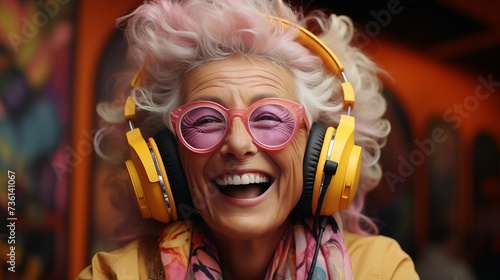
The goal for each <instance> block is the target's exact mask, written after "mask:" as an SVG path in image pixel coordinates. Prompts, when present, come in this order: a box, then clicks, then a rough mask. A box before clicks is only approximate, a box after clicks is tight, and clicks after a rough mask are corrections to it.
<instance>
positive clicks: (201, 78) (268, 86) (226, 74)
mask: <svg viewBox="0 0 500 280" xmlns="http://www.w3.org/2000/svg"><path fill="white" fill-rule="evenodd" d="M182 94H183V96H182V98H181V100H182V101H183V102H182V103H188V102H192V101H197V100H211V101H215V102H218V103H219V101H221V100H220V99H222V101H225V102H229V101H230V100H231V99H234V98H238V97H239V98H241V99H242V101H243V102H244V103H248V102H255V101H256V99H262V98H269V97H277V98H285V99H289V100H292V101H296V98H295V84H294V80H293V76H292V74H291V73H290V72H289V71H287V70H286V69H284V68H283V67H280V66H278V65H275V64H273V63H269V62H267V61H263V60H260V59H257V60H249V59H244V58H231V59H226V60H220V61H214V62H210V63H208V64H206V65H205V66H203V67H201V68H199V69H197V70H195V71H194V72H192V73H190V74H189V75H188V76H186V78H185V79H184V81H183V92H182Z"/></svg>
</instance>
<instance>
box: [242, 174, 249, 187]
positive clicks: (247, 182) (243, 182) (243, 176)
mask: <svg viewBox="0 0 500 280" xmlns="http://www.w3.org/2000/svg"><path fill="white" fill-rule="evenodd" d="M241 183H242V184H243V185H248V184H250V177H248V175H247V174H243V175H242V176H241Z"/></svg>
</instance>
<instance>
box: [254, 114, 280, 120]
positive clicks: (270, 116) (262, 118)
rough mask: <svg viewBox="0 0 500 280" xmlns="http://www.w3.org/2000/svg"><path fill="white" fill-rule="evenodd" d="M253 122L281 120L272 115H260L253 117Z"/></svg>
mask: <svg viewBox="0 0 500 280" xmlns="http://www.w3.org/2000/svg"><path fill="white" fill-rule="evenodd" d="M253 121H256V122H257V121H276V122H281V119H280V118H278V117H276V116H275V115H273V114H260V115H258V116H256V117H255V119H254V120H253Z"/></svg>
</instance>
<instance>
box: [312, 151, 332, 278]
mask: <svg viewBox="0 0 500 280" xmlns="http://www.w3.org/2000/svg"><path fill="white" fill-rule="evenodd" d="M337 166H338V164H337V163H336V162H335V161H331V160H327V161H326V162H325V167H324V172H325V179H324V181H323V189H322V190H321V193H320V194H319V198H318V206H317V207H316V212H315V213H314V222H313V234H314V236H315V237H316V249H315V250H314V256H313V259H312V262H311V267H310V268H309V274H308V275H307V280H310V279H312V276H313V275H314V268H315V266H316V260H317V259H318V253H319V248H320V246H321V237H322V236H323V231H324V230H325V226H326V222H327V219H328V216H320V213H321V208H322V207H323V201H324V199H325V196H326V190H327V189H328V186H329V185H330V181H331V180H332V176H333V175H335V173H337ZM318 224H319V233H318V235H316V232H317V230H318Z"/></svg>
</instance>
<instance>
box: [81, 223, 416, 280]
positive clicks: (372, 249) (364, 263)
mask: <svg viewBox="0 0 500 280" xmlns="http://www.w3.org/2000/svg"><path fill="white" fill-rule="evenodd" d="M344 239H345V244H346V246H347V251H348V252H349V255H350V257H351V263H352V269H353V272H354V279H374V280H375V279H377V280H378V279H404V280H413V279H419V277H418V275H417V273H416V272H415V267H414V265H413V262H412V260H411V258H410V257H409V256H408V255H407V254H406V253H405V252H404V251H403V250H402V249H401V247H400V246H399V244H398V243H397V242H396V241H395V240H393V239H391V238H388V237H385V236H380V235H377V236H361V235H359V234H354V233H349V232H345V233H344ZM157 251H158V241H157V238H156V237H142V238H140V239H137V240H135V241H133V242H131V243H130V244H128V245H126V246H125V247H123V248H120V249H118V250H116V251H113V252H110V253H106V252H100V253H97V254H95V255H94V257H93V258H92V264H91V265H90V266H88V267H87V268H85V269H84V270H83V271H82V272H81V273H80V275H78V277H77V279H81V280H84V279H96V280H97V279H99V280H100V279H119V280H129V279H130V280H132V279H134V280H136V279H161V278H155V277H156V275H155V276H154V277H152V276H151V275H153V274H154V273H150V270H151V264H152V262H153V258H154V256H155V254H156V252H157ZM150 277H152V278H150Z"/></svg>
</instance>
